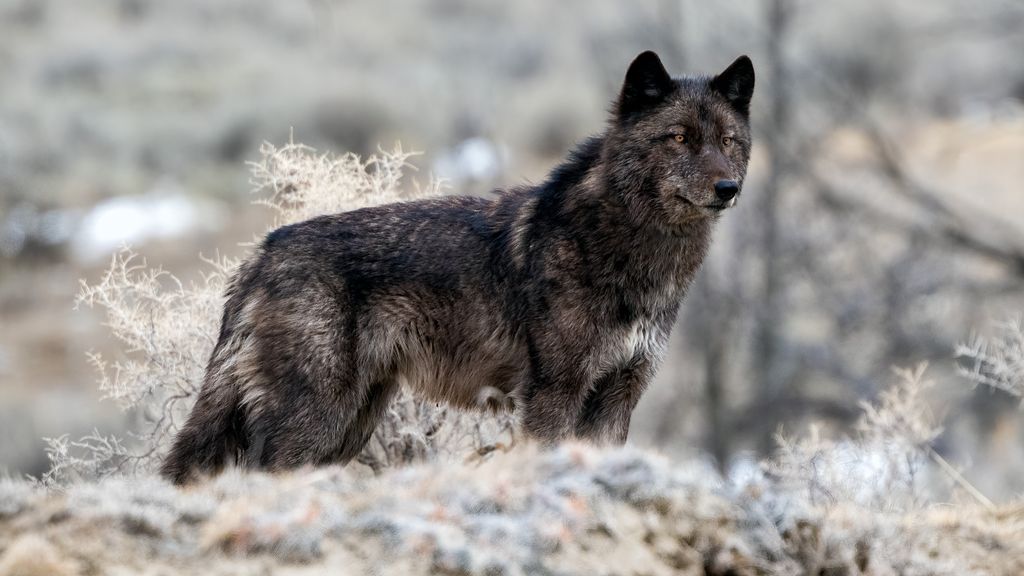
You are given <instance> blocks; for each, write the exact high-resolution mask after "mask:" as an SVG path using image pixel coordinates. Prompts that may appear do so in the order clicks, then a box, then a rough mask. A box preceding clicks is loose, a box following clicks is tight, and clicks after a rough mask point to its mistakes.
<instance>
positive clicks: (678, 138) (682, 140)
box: [672, 134, 686, 144]
mask: <svg viewBox="0 0 1024 576" xmlns="http://www.w3.org/2000/svg"><path fill="white" fill-rule="evenodd" d="M672 139H673V140H675V141H676V143H677V144H686V134H676V135H674V136H672Z"/></svg>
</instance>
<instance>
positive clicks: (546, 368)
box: [161, 51, 754, 484]
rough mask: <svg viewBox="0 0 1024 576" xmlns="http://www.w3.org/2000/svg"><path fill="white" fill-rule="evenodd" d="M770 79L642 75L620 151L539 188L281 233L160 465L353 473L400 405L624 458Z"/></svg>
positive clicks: (249, 278) (244, 283) (578, 152)
mask: <svg viewBox="0 0 1024 576" xmlns="http://www.w3.org/2000/svg"><path fill="white" fill-rule="evenodd" d="M753 89H754V68H753V64H752V63H751V61H750V59H749V58H748V57H746V56H741V57H739V58H738V59H736V60H735V61H734V62H733V63H732V64H731V65H730V66H728V67H727V68H726V69H725V70H724V71H723V72H721V73H720V74H717V75H714V76H684V77H679V78H673V77H672V76H670V75H669V73H668V72H667V71H666V70H665V67H664V65H663V64H662V62H661V59H660V58H659V57H658V55H657V54H655V53H654V52H650V51H647V52H643V53H642V54H640V55H639V56H637V57H636V58H635V59H634V60H633V62H632V64H630V66H629V68H628V70H627V72H626V76H625V80H624V82H623V84H622V88H621V91H620V92H619V94H618V97H617V98H616V99H615V100H614V102H613V104H612V110H611V113H610V119H609V121H608V123H607V126H606V128H605V130H604V131H603V132H602V133H601V134H599V135H597V136H594V137H591V138H589V139H587V140H585V141H584V142H582V143H581V144H579V145H578V146H577V147H576V148H575V150H574V151H572V152H571V153H570V154H569V156H568V158H567V159H566V160H565V161H564V162H563V163H562V164H561V165H559V166H558V167H556V168H555V169H554V170H553V171H552V172H551V174H550V175H549V177H548V178H547V179H546V180H545V181H544V182H543V183H541V184H540V185H536V186H522V187H518V188H512V189H509V190H505V191H498V192H496V193H495V194H494V195H493V197H491V198H482V197H467V196H462V197H459V196H449V197H442V198H438V199H430V200H421V201H410V202H401V203H395V204H389V205H384V206H378V207H371V208H365V209H361V210H355V211H352V212H346V213H341V214H334V215H329V216H321V217H318V218H313V219H311V220H308V221H305V222H301V223H298V224H293V225H289V226H284V227H281V228H278V229H277V230H274V231H272V232H271V233H269V234H268V235H267V236H266V237H265V239H264V240H263V241H262V243H261V244H260V245H259V247H258V249H257V250H256V251H255V252H254V254H253V255H252V257H251V258H249V259H248V261H247V262H245V263H244V264H243V265H241V267H240V268H239V270H238V271H237V273H236V274H235V275H234V277H233V278H232V280H231V281H230V283H229V286H228V288H227V291H226V302H225V305H224V312H223V317H222V321H221V327H220V334H219V337H218V340H217V344H216V346H215V348H214V350H213V353H212V355H211V358H210V360H209V365H208V368H207V372H206V375H205V379H204V381H203V384H202V387H201V390H200V392H199V394H198V398H197V400H196V403H195V405H194V407H193V409H192V411H191V413H190V415H189V417H188V419H187V422H186V423H185V425H184V426H183V427H182V429H181V431H180V433H179V434H178V435H177V437H176V438H175V441H174V443H173V445H172V448H171V450H170V452H169V454H168V456H167V457H166V459H165V460H164V462H163V465H162V470H161V472H162V474H163V476H165V477H166V478H167V479H169V480H170V481H172V482H174V483H177V484H182V483H186V482H189V481H190V480H192V479H194V478H196V477H198V476H199V475H201V474H212V473H216V472H217V471H219V470H220V469H221V468H222V467H223V466H224V465H225V464H226V463H227V462H229V461H231V460H234V461H236V462H238V463H239V464H241V465H243V466H246V467H251V468H261V469H268V470H284V469H290V468H295V467H298V466H302V465H320V464H327V463H346V462H348V461H350V460H351V459H352V458H354V457H355V456H357V455H358V453H359V452H360V451H361V449H362V448H363V446H364V445H365V444H366V442H367V441H368V439H369V438H370V436H371V434H372V433H373V430H374V427H375V425H376V423H377V421H378V420H379V419H380V418H381V415H382V413H383V412H384V411H385V409H386V408H387V406H388V403H389V401H390V400H391V398H392V397H393V396H394V394H395V392H396V391H397V390H398V389H399V387H400V386H403V385H405V386H408V387H409V388H411V389H412V390H413V391H414V393H416V394H420V395H422V397H425V398H428V399H431V400H436V401H443V402H447V403H448V404H450V405H454V406H456V407H460V408H477V407H478V405H479V399H480V397H481V391H483V390H497V391H500V393H501V394H502V395H504V397H506V398H508V399H509V403H510V405H511V409H512V410H513V411H514V414H515V415H516V417H517V419H518V421H519V424H520V427H521V429H522V430H523V432H524V433H525V434H526V435H527V436H529V437H532V438H535V439H537V440H539V441H540V442H541V443H544V444H552V443H556V442H558V441H560V440H563V439H568V438H579V439H583V440H585V441H592V442H597V443H622V442H625V440H626V436H627V432H628V429H629V422H630V415H631V413H632V411H633V408H634V407H635V406H636V404H637V401H638V400H639V399H640V396H641V394H643V392H644V390H645V389H646V388H647V386H648V384H649V383H650V381H651V379H652V378H653V376H654V375H655V372H656V371H657V369H658V366H659V364H660V362H661V359H662V356H663V355H664V353H665V348H666V343H667V342H668V338H669V334H670V332H671V329H672V326H673V324H674V322H675V319H676V314H677V312H678V310H679V307H680V303H681V301H682V299H683V296H684V294H685V293H686V290H687V287H688V286H689V285H690V283H691V281H692V280H693V277H694V275H695V274H696V272H697V270H698V269H699V268H700V265H701V262H702V261H703V260H704V257H705V255H706V253H707V251H708V246H709V243H710V241H711V234H712V231H713V229H714V227H715V224H716V222H717V221H718V220H719V218H720V216H721V215H722V213H723V211H725V210H726V209H728V208H730V207H732V206H733V205H735V204H736V202H737V198H738V197H739V196H740V193H741V190H742V188H743V181H744V178H745V176H746V171H747V163H748V160H749V158H750V150H751V133H750V123H749V116H750V100H751V96H752V94H753Z"/></svg>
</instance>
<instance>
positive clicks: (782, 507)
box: [0, 446, 1024, 576]
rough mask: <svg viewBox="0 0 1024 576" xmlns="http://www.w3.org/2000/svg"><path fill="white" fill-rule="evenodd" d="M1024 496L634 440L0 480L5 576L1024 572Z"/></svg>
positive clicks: (0, 561) (0, 571) (0, 557)
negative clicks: (396, 461) (777, 479)
mask: <svg viewBox="0 0 1024 576" xmlns="http://www.w3.org/2000/svg"><path fill="white" fill-rule="evenodd" d="M1022 535H1024V506H1021V505H1018V506H1016V507H1003V508H999V509H996V510H985V509H982V508H979V507H973V506H944V507H928V508H923V509H916V510H913V511H909V512H908V511H902V512H896V511H892V512H882V511H879V510H877V509H868V508H863V507H858V506H855V505H852V504H844V503H837V502H827V503H825V504H824V505H822V504H819V505H815V504H813V503H811V502H810V501H809V500H808V499H807V498H806V497H805V496H803V495H802V494H801V492H800V491H799V490H787V489H783V488H781V487H779V486H777V485H773V483H772V482H771V481H770V480H769V479H766V478H765V477H763V476H758V477H756V478H754V479H753V480H749V481H744V482H743V483H742V485H736V484H735V483H731V482H724V481H723V480H722V479H721V478H720V477H719V476H718V475H717V474H716V473H715V472H714V471H713V470H712V469H710V468H709V467H708V466H707V465H705V464H702V463H700V462H687V463H673V462H670V461H667V460H665V459H663V458H661V457H660V456H657V455H653V454H650V453H646V452H642V451H639V450H635V449H620V450H608V451H602V450H595V449H591V448H584V447H580V446H566V447H562V448H560V449H558V450H554V451H551V452H537V451H536V450H532V449H529V448H520V449H517V450H514V451H512V452H511V453H508V454H498V455H496V456H494V457H492V458H491V459H490V460H488V461H486V462H482V463H480V462H466V463H463V464H458V465H453V464H440V463H434V464H429V465H423V466H419V467H412V468H407V469H400V470H395V471H391V472H388V473H385V474H383V475H381V476H377V477H367V476H365V475H360V474H359V473H357V472H356V471H353V470H345V469H341V468H324V469H318V470H307V471H300V472H297V473H294V474H288V475H279V476H270V475H264V474H240V473H235V472H229V473H227V474H224V475H222V476H220V477H217V478H215V479H213V480H211V481H208V482H205V483H203V484H200V485H197V486H193V487H190V488H187V489H184V490H179V489H177V488H174V487H172V486H170V485H168V484H166V483H164V482H163V481H161V480H159V479H157V478H152V477H142V478H110V479H107V480H104V481H101V482H99V483H86V484H79V485H73V486H71V487H69V488H67V489H65V490H62V491H46V490H44V489H42V488H39V487H35V486H33V485H31V484H28V483H25V482H21V481H13V480H8V481H6V482H4V484H3V485H2V487H0V575H3V576H8V575H16V574H17V575H42V574H47V575H50V574H55V575H72V574H179V573H182V574H195V573H203V574H267V573H275V574H301V573H310V574H316V573H324V571H325V570H331V571H332V573H339V574H380V575H387V574H458V575H463V574H466V575H468V574H485V575H498V574H507V575H515V574H530V575H532V574H565V575H569V574H587V575H594V574H609V575H611V574H623V575H625V574H638V575H639V574H646V575H661V574H666V575H667V574H721V575H726V574H730V575H743V574H794V575H795V574H822V575H854V574H877V575H888V574H907V575H914V574H920V575H925V574H928V575H935V574H957V575H963V574H986V575H989V574H991V575H1002V574H1005V575H1019V574H1022V573H1024V538H1021V536H1022Z"/></svg>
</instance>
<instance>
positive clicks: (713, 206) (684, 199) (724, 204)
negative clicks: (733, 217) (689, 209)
mask: <svg viewBox="0 0 1024 576" xmlns="http://www.w3.org/2000/svg"><path fill="white" fill-rule="evenodd" d="M676 198H677V199H679V200H681V201H682V202H683V204H686V205H687V206H693V207H695V208H705V209H707V210H714V211H716V212H721V211H722V210H725V209H726V208H732V207H733V206H735V205H736V198H735V197H733V198H731V199H729V201H728V202H719V203H715V204H696V203H694V202H693V201H691V200H690V199H689V198H687V197H686V196H683V195H682V194H676Z"/></svg>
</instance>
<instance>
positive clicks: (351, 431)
mask: <svg viewBox="0 0 1024 576" xmlns="http://www.w3.org/2000/svg"><path fill="white" fill-rule="evenodd" d="M398 386H399V384H398V382H397V381H396V380H395V379H394V378H386V379H383V380H379V381H377V382H375V383H373V384H371V385H370V386H369V388H368V389H367V391H366V398H365V399H364V400H363V404H362V406H360V407H359V411H358V412H357V413H356V414H355V417H354V418H353V419H352V420H351V421H350V422H349V423H348V425H347V426H346V428H345V431H344V433H343V434H342V437H341V438H340V439H339V444H338V447H337V450H336V451H335V452H333V453H331V454H329V455H328V456H327V457H326V458H324V460H323V461H322V463H324V464H327V463H339V464H347V463H348V462H349V461H351V460H352V459H353V458H355V457H356V456H358V455H359V452H360V451H362V449H363V447H364V446H366V443H367V442H369V441H370V437H371V436H372V435H373V431H374V430H376V429H377V425H378V424H379V423H380V418H381V416H383V414H384V411H385V410H387V408H388V405H389V404H391V400H392V398H394V396H395V392H397V391H398Z"/></svg>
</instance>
